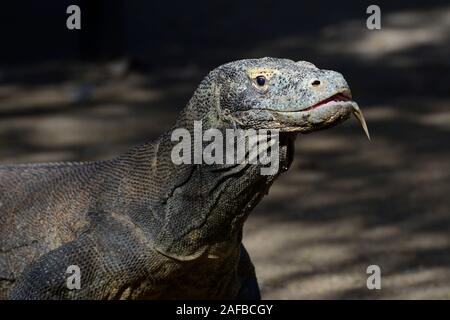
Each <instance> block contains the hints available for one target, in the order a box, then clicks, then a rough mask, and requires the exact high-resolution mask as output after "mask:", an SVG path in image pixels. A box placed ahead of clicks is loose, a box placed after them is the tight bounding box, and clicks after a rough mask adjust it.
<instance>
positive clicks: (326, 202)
mask: <svg viewBox="0 0 450 320" xmlns="http://www.w3.org/2000/svg"><path fill="white" fill-rule="evenodd" d="M425 14H426V16H425ZM424 17H426V19H424ZM449 17H450V7H447V8H444V9H442V8H441V9H440V10H431V11H428V12H416V11H411V12H402V13H395V12H394V13H392V14H391V15H387V16H386V18H385V24H384V26H383V31H382V32H369V31H368V30H366V29H364V28H354V25H355V23H359V21H346V22H345V23H342V24H340V25H337V26H334V27H330V28H327V29H323V30H319V31H317V34H313V35H309V36H306V35H300V36H298V37H296V36H288V37H286V38H284V39H279V40H277V41H271V42H268V43H261V44H260V45H259V46H258V47H257V48H255V49H252V50H250V51H246V52H241V53H240V57H242V58H244V57H258V56H278V57H292V58H294V57H296V58H297V59H305V60H311V61H312V62H314V63H316V64H317V65H318V66H319V67H323V68H329V69H335V70H338V71H340V72H342V73H343V74H344V76H345V77H346V78H347V80H348V82H349V83H350V86H351V87H352V90H353V95H354V98H355V100H356V101H358V102H359V104H360V106H361V109H362V110H363V111H364V113H365V116H366V120H367V123H368V126H369V129H370V132H371V136H372V141H371V142H369V141H368V140H367V139H366V138H365V137H364V134H363V132H362V130H361V128H360V127H359V126H358V124H357V122H356V120H350V121H347V122H346V123H344V124H342V125H340V126H338V127H336V128H333V129H330V130H326V131H323V132H316V133H313V134H310V135H305V136H300V137H299V138H298V139H297V142H296V155H295V160H294V163H293V165H292V167H291V169H290V170H289V171H288V172H287V173H285V174H284V175H283V176H281V177H280V178H279V180H278V181H277V182H276V183H275V184H274V186H273V187H272V189H271V191H270V193H269V195H268V196H267V197H266V198H265V199H264V200H263V201H262V203H261V204H260V205H259V206H258V207H257V208H256V209H255V210H254V212H253V213H252V215H251V216H250V218H249V220H248V222H247V223H246V226H245V236H244V243H245V245H246V246H247V248H248V251H249V253H250V255H251V257H252V259H253V262H254V264H255V266H256V271H257V274H258V277H259V280H260V283H261V287H262V295H263V298H266V299H272V298H273V299H317V298H323V299H399V298H407V299H422V298H431V299H435V298H436V299H449V298H450V254H449V250H450V232H449V231H450V94H449V83H450V76H449V74H450V72H449V71H450V61H449V59H448V57H449V56H450V52H449V51H450V50H449V40H450V25H449V21H450V18H449ZM419 22H420V23H419ZM338 29H339V30H341V31H342V30H344V31H345V30H348V32H336V30H338ZM318 36H320V40H321V41H314V39H315V37H318ZM228 60H230V59H226V58H225V57H222V60H221V62H222V63H223V62H227V61H228ZM212 63H215V61H214V62H211V64H212ZM209 68H210V66H209V65H207V66H206V65H203V66H199V65H194V64H186V65H185V66H182V67H176V68H168V67H165V68H160V69H158V70H153V71H149V72H146V73H142V72H138V71H136V70H134V69H133V68H131V69H130V68H129V64H128V63H127V61H125V60H124V61H118V62H114V63H106V64H95V65H94V64H72V65H66V64H58V63H53V64H48V65H47V64H45V65H39V66H29V67H21V68H14V70H3V71H2V75H3V77H4V79H8V76H9V80H8V81H6V80H5V81H2V82H1V83H0V163H19V162H42V161H66V160H93V159H104V158H108V157H110V156H112V155H115V154H118V153H120V152H123V151H125V150H127V148H128V147H130V146H132V145H134V144H136V143H139V142H142V141H146V140H148V139H153V138H155V137H157V136H158V135H159V134H160V133H162V132H163V131H164V130H167V129H169V128H170V125H171V124H173V122H174V119H175V117H176V115H177V113H178V112H179V110H180V109H181V108H182V107H183V106H184V105H185V103H186V102H187V100H188V98H189V97H190V95H191V94H192V92H193V91H194V89H195V87H196V85H197V84H198V82H199V81H200V79H201V78H202V77H203V76H204V75H205V74H206V72H207V70H208V69H209ZM23 79H26V81H24V80H23ZM373 264H375V265H378V266H380V268H381V275H382V288H381V290H368V289H367V287H366V279H367V277H368V275H367V274H366V268H367V267H368V266H369V265H373Z"/></svg>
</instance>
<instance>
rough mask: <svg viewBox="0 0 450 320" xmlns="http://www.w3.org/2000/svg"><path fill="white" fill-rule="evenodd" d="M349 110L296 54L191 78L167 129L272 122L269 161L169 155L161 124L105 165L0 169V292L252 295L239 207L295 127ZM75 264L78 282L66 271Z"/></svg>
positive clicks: (327, 78)
mask: <svg viewBox="0 0 450 320" xmlns="http://www.w3.org/2000/svg"><path fill="white" fill-rule="evenodd" d="M352 113H354V114H355V115H356V116H357V118H358V119H359V120H360V122H361V124H362V125H363V128H364V130H365V131H366V133H367V134H368V132H367V127H366V125H365V122H364V118H363V116H362V113H361V111H360V110H359V108H358V106H357V104H356V103H355V102H353V101H352V99H351V94H350V90H349V87H348V85H347V83H346V81H345V80H344V78H343V77H342V75H341V74H340V73H337V72H335V71H329V70H321V69H318V68H317V67H315V66H314V65H313V64H311V63H309V62H305V61H298V62H294V61H291V60H286V59H275V58H262V59H249V60H241V61H235V62H231V63H228V64H225V65H222V66H220V67H218V68H216V69H214V70H213V71H211V72H210V73H209V74H208V75H207V76H206V78H205V79H204V80H203V81H202V82H201V84H200V85H199V87H198V88H197V90H196V91H195V93H194V95H193V97H192V98H191V99H190V101H189V103H188V104H187V106H186V108H185V109H184V110H183V111H182V112H181V114H180V115H179V117H178V119H177V121H176V124H175V126H174V128H187V129H188V130H192V128H193V122H194V120H201V121H202V124H203V129H207V128H219V129H228V128H240V129H247V128H254V129H279V132H280V133H279V157H280V159H279V160H280V162H279V163H280V166H279V170H278V172H277V173H276V174H273V175H261V174H260V171H259V170H258V169H259V167H260V166H261V165H260V164H249V163H241V164H237V165H226V164H223V165H220V164H213V165H205V164H191V165H190V164H181V165H176V164H174V163H173V161H171V150H172V148H173V146H174V142H173V141H172V139H171V131H169V132H167V133H165V134H163V135H162V136H161V137H159V138H158V139H157V140H156V141H154V142H149V143H145V144H142V145H139V146H137V147H134V148H133V149H131V150H130V151H128V152H127V153H125V154H122V155H120V156H117V157H115V158H113V159H111V160H106V161H95V162H81V163H48V164H25V165H4V166H0V298H3V299H6V298H10V299H203V298H207V299H216V298H221V299H230V298H238V299H258V298H260V293H259V288H258V284H257V281H256V276H255V273H254V267H253V264H252V263H251V261H250V258H249V256H248V254H247V252H246V250H245V248H244V247H243V245H242V243H241V240H242V228H243V224H244V221H245V220H246V218H247V216H248V214H249V212H250V211H251V210H252V209H253V208H254V207H255V206H256V204H258V203H259V201H260V200H261V198H262V197H263V196H264V195H265V194H266V193H267V192H268V189H269V187H270V185H271V184H272V182H273V181H274V180H275V179H276V177H277V176H278V175H279V174H280V173H281V172H283V171H286V170H287V169H288V167H289V165H290V163H291V161H292V156H293V152H294V150H293V143H294V139H295V136H296V134H297V133H308V132H312V131H315V130H319V129H324V128H328V127H331V126H333V125H335V124H337V123H339V122H342V121H343V120H345V119H347V118H348V117H349V116H350V115H351V114H352ZM71 265H76V266H78V267H79V270H80V275H81V279H80V283H81V288H80V289H73V288H72V289H73V290H69V288H68V287H67V277H68V274H67V273H66V272H67V269H68V267H69V266H71Z"/></svg>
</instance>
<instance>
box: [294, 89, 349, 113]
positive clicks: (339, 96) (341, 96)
mask: <svg viewBox="0 0 450 320" xmlns="http://www.w3.org/2000/svg"><path fill="white" fill-rule="evenodd" d="M345 101H352V94H351V93H350V90H345V91H342V92H339V93H336V94H334V95H332V96H331V97H329V98H326V99H324V100H322V101H319V102H318V103H316V104H314V105H312V106H310V107H308V108H306V109H303V110H301V111H311V110H313V109H316V108H319V107H322V106H325V105H329V104H334V103H336V102H345Z"/></svg>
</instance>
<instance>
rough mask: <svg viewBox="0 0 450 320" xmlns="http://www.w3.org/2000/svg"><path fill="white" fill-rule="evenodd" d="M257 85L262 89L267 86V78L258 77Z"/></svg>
mask: <svg viewBox="0 0 450 320" xmlns="http://www.w3.org/2000/svg"><path fill="white" fill-rule="evenodd" d="M256 83H257V84H258V86H260V87H262V86H264V85H265V84H266V77H264V76H257V77H256Z"/></svg>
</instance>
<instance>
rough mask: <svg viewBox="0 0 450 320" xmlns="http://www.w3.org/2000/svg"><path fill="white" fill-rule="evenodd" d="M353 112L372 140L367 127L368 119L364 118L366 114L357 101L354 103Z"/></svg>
mask: <svg viewBox="0 0 450 320" xmlns="http://www.w3.org/2000/svg"><path fill="white" fill-rule="evenodd" d="M352 105H353V114H354V115H355V117H356V118H357V119H358V121H359V123H360V124H361V127H362V128H363V130H364V132H365V133H366V136H367V139H369V140H370V134H369V129H367V124H366V120H365V119H364V115H363V113H362V111H361V109H360V108H359V107H358V105H357V104H356V103H353V104H352Z"/></svg>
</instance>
